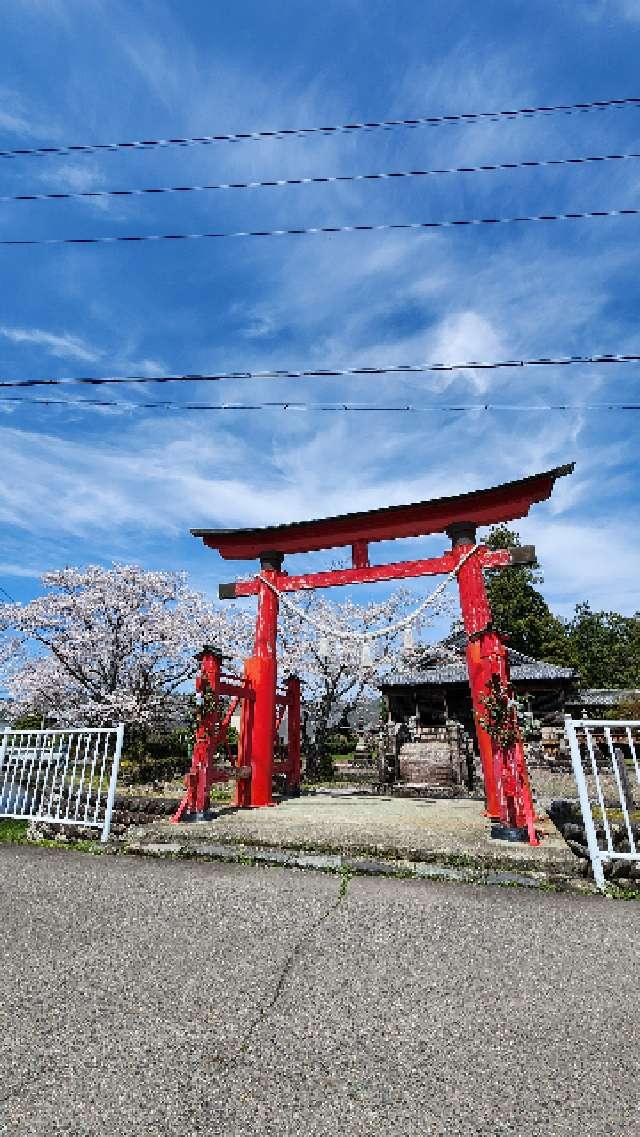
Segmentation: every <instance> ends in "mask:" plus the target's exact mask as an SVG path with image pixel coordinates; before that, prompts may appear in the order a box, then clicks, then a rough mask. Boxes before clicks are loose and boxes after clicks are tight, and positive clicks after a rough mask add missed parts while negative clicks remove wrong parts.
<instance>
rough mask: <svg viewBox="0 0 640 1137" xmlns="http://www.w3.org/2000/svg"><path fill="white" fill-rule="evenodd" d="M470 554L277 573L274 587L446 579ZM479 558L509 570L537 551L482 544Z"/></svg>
mask: <svg viewBox="0 0 640 1137" xmlns="http://www.w3.org/2000/svg"><path fill="white" fill-rule="evenodd" d="M468 551H469V548H468V546H466V547H465V546H464V545H458V546H457V547H456V548H455V549H451V550H450V551H449V552H446V553H443V555H442V556H440V557H429V558H428V559H426V560H420V561H394V562H392V563H391V564H388V565H370V566H369V567H368V568H350V569H331V570H329V571H328V572H312V573H305V574H304V575H302V576H288V575H287V574H286V573H278V576H277V578H276V580H275V581H274V584H275V587H276V588H277V589H278V592H308V591H311V590H313V589H314V588H335V587H339V586H341V585H347V584H377V583H378V582H379V581H383V580H408V579H410V578H411V577H418V576H446V575H447V574H448V573H450V572H453V570H454V569H455V568H456V566H457V565H458V564H459V562H460V561H461V559H462V557H463V556H464V555H465V554H466V553H467V552H468ZM477 556H478V558H479V560H480V562H481V564H482V567H483V568H484V569H488V568H507V567H508V566H509V565H514V564H531V563H533V561H535V549H534V548H533V546H532V545H525V546H522V547H519V548H514V549H488V548H487V547H486V546H485V545H480V547H479V548H478V552H477ZM259 588H260V584H259V581H258V580H239V581H236V582H235V583H233V584H221V585H220V587H219V596H220V599H221V600H234V599H236V598H237V597H240V596H257V594H258V590H259Z"/></svg>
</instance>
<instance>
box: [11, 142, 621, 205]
mask: <svg viewBox="0 0 640 1137" xmlns="http://www.w3.org/2000/svg"><path fill="white" fill-rule="evenodd" d="M633 158H640V154H634V153H630V154H597V155H589V156H586V157H578V158H544V159H535V160H534V159H531V160H526V161H521V162H497V163H493V164H486V165H481V166H449V167H445V168H442V169H431V170H390V171H386V172H384V173H377V174H327V175H318V176H316V177H308V178H271V179H268V180H265V181H253V182H212V183H210V184H207V185H193V186H150V187H145V188H143V189H116V190H70V191H68V192H66V193H16V194H5V195H2V196H0V201H3V202H17V201H72V200H77V199H82V198H105V197H106V198H109V197H144V196H145V195H148V194H155V195H158V194H172V193H178V194H180V193H202V192H204V191H206V190H239V189H267V188H268V189H272V188H274V187H277V188H280V187H282V186H311V185H333V184H335V183H337V182H376V181H387V180H392V179H399V178H424V177H431V176H434V175H437V174H481V173H489V172H495V171H499V170H524V169H538V168H541V167H545V166H586V165H589V164H591V163H596V162H619V161H626V160H628V159H633Z"/></svg>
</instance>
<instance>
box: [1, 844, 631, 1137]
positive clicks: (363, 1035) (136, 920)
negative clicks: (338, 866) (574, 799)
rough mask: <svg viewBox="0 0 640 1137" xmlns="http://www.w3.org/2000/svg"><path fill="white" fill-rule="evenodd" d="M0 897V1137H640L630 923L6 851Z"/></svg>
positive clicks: (441, 887)
mask: <svg viewBox="0 0 640 1137" xmlns="http://www.w3.org/2000/svg"><path fill="white" fill-rule="evenodd" d="M0 890H1V891H0V944H1V947H0V950H1V952H2V956H1V958H2V996H1V998H0V1071H1V1072H0V1099H1V1101H0V1133H2V1134H8V1135H10V1137H14V1135H15V1137H40V1135H42V1137H44V1135H45V1134H46V1135H47V1137H58V1135H59V1134H73V1135H77V1137H121V1135H125V1134H126V1135H127V1137H147V1135H149V1137H152V1135H153V1137H165V1135H166V1137H168V1135H171V1137H173V1135H174V1134H175V1135H176V1137H178V1135H179V1137H190V1135H191V1134H212V1135H216V1137H217V1135H218V1134H225V1135H227V1137H244V1135H249V1134H251V1135H252V1137H254V1135H258V1137H262V1135H266V1137H270V1135H271V1134H273V1135H275V1134H278V1135H279V1137H284V1135H287V1134H296V1135H298V1137H325V1135H327V1137H328V1135H331V1137H352V1135H353V1137H355V1135H356V1134H357V1135H358V1137H360V1135H369V1134H371V1135H374V1134H375V1135H376V1137H384V1135H386V1134H393V1135H398V1137H414V1135H416V1137H418V1135H420V1137H425V1135H427V1134H442V1135H444V1134H447V1137H467V1135H469V1137H471V1135H473V1137H484V1135H485V1134H486V1135H487V1137H489V1135H490V1137H501V1135H503V1134H510V1135H517V1137H529V1135H533V1134H536V1135H544V1137H556V1135H558V1137H560V1135H572V1137H573V1135H575V1137H591V1135H594V1137H595V1135H596V1134H598V1137H600V1135H602V1134H607V1135H611V1137H622V1135H625V1137H626V1135H627V1134H631V1135H635V1134H640V1108H639V1105H640V1077H639V1069H638V1066H639V1062H638V1056H639V1054H640V1045H639V1043H640V1027H639V1022H640V1016H639V1014H638V1010H639V994H638V992H639V990H640V984H639V982H638V978H639V966H638V964H639V960H638V946H637V945H638V939H639V936H638V933H639V931H640V905H639V904H637V903H634V902H629V903H624V902H613V901H606V900H603V899H600V898H595V897H584V898H581V897H577V896H573V895H571V896H569V895H567V896H562V895H554V894H550V893H537V892H533V891H531V890H516V889H499V888H483V887H474V886H470V885H453V884H437V883H433V882H417V881H397V880H396V881H392V880H385V879H373V878H366V879H364V878H361V879H355V880H352V881H351V882H350V883H349V885H348V889H347V891H346V895H344V896H341V895H340V881H339V879H337V878H336V877H332V876H324V875H321V874H314V873H308V872H299V871H295V870H287V869H267V868H262V869H255V868H247V867H243V866H221V865H207V864H196V863H194V862H186V861H176V862H168V861H163V862H161V861H154V860H137V859H134V858H124V857H117V858H116V857H104V856H103V857H91V856H89V855H82V854H76V853H63V852H58V851H55V850H47V849H32V848H28V847H11V846H0ZM3 1127H4V1128H3Z"/></svg>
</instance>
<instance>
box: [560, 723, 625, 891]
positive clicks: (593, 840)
mask: <svg viewBox="0 0 640 1137" xmlns="http://www.w3.org/2000/svg"><path fill="white" fill-rule="evenodd" d="M565 727H566V731H567V737H568V739H569V746H570V748H571V763H572V765H573V772H574V775H575V779H576V783H577V786H578V795H579V797H580V808H581V810H582V818H583V821H584V827H585V832H586V836H587V846H588V849H589V855H590V857H591V864H592V867H593V876H594V879H595V882H596V884H597V886H598V888H604V886H605V872H604V869H605V865H608V864H611V863H612V862H614V861H631V862H634V861H635V862H636V863H637V864H638V865H640V764H639V757H640V722H631V721H628V720H616V721H614V720H609V721H607V720H604V719H572V718H570V717H569V716H567V718H566V719H565Z"/></svg>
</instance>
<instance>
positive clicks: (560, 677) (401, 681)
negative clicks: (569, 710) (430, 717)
mask: <svg viewBox="0 0 640 1137" xmlns="http://www.w3.org/2000/svg"><path fill="white" fill-rule="evenodd" d="M509 664H510V670H511V679H512V680H513V682H515V683H517V682H522V683H526V682H530V683H533V682H545V681H547V682H554V681H556V682H559V681H564V682H567V681H571V680H574V679H575V678H576V672H575V671H574V669H573V668H572V667H558V666H556V664H554V663H545V662H544V661H542V660H539V659H533V658H532V657H531V656H528V655H523V653H522V652H519V651H514V650H513V649H512V648H510V649H509ZM468 682H469V675H468V672H467V665H466V662H464V661H463V660H462V659H461V660H460V663H456V662H447V663H436V664H433V665H431V666H429V665H427V666H426V667H423V668H413V669H412V670H408V671H398V672H392V673H391V674H389V675H387V676H385V678H384V679H383V681H382V682H381V684H380V686H381V688H382V690H383V691H385V690H388V689H389V688H392V687H439V686H447V685H449V684H455V683H468Z"/></svg>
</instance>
